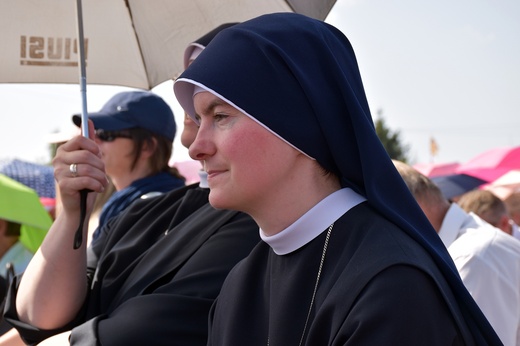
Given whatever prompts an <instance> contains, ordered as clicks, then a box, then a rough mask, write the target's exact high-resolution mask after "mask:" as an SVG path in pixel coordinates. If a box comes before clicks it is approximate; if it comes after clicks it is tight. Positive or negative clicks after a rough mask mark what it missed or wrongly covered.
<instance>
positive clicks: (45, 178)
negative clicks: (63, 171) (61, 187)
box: [0, 159, 56, 198]
mask: <svg viewBox="0 0 520 346" xmlns="http://www.w3.org/2000/svg"><path fill="white" fill-rule="evenodd" d="M0 173H1V174H4V175H6V176H8V177H9V178H11V179H14V180H16V181H17V182H19V183H22V184H24V185H25V186H28V187H30V188H31V189H33V190H35V191H36V193H37V194H38V196H39V197H49V198H55V197H56V187H55V184H54V170H53V168H52V167H51V166H46V165H40V164H37V163H32V162H27V161H22V160H19V159H7V160H6V159H2V160H0Z"/></svg>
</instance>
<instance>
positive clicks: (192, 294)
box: [71, 214, 259, 346]
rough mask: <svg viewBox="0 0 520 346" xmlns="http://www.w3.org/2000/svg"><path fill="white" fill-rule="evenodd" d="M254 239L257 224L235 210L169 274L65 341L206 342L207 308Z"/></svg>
mask: <svg viewBox="0 0 520 346" xmlns="http://www.w3.org/2000/svg"><path fill="white" fill-rule="evenodd" d="M258 241H259V236H258V226H257V225H256V224H255V223H254V222H253V221H252V219H251V218H250V217H248V216H246V215H244V214H237V216H236V217H235V218H233V219H232V220H231V221H230V222H228V223H226V224H225V225H223V226H222V227H221V228H220V229H219V230H218V231H217V232H216V233H215V234H214V235H213V236H212V237H210V238H209V239H208V240H207V241H206V242H204V244H203V245H202V246H201V247H200V248H199V249H198V251H196V252H195V253H194V254H193V255H192V256H191V257H190V258H189V259H188V260H187V262H186V263H185V264H184V265H183V266H182V268H181V269H180V270H179V271H178V272H176V273H175V275H173V276H172V277H164V278H163V279H162V280H161V282H154V283H153V284H151V285H150V286H149V287H148V288H147V289H146V292H144V294H143V295H139V296H136V297H133V298H131V299H129V300H127V301H126V302H125V303H124V304H122V305H121V306H119V307H118V308H117V309H116V310H115V311H113V313H111V314H110V315H102V316H98V317H96V318H95V319H92V320H90V321H87V322H86V323H83V324H82V325H80V326H77V327H76V328H74V329H73V330H72V336H71V345H93V344H96V343H98V344H102V345H105V346H111V345H114V346H115V345H128V344H132V345H149V344H154V345H172V344H175V345H186V346H196V345H206V341H207V324H208V313H209V309H210V307H211V305H212V304H213V301H214V300H215V298H216V297H217V295H218V293H219V292H220V288H221V286H222V283H223V281H224V279H225V278H226V276H227V274H228V272H229V271H230V270H231V268H232V267H234V265H235V264H236V263H237V262H239V261H240V260H241V259H243V258H244V257H246V256H247V255H248V254H249V252H250V251H251V249H252V248H253V247H254V246H255V245H256V244H257V243H258Z"/></svg>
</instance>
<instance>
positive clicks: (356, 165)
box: [174, 13, 500, 346]
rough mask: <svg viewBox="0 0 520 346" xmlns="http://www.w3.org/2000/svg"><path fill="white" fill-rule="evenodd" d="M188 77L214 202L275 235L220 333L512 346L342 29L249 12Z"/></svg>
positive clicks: (247, 268)
mask: <svg viewBox="0 0 520 346" xmlns="http://www.w3.org/2000/svg"><path fill="white" fill-rule="evenodd" d="M174 91H175V94H176V97H177V99H178V101H179V103H180V104H181V106H182V107H183V108H184V110H185V112H186V113H188V114H189V115H190V116H191V117H192V119H193V120H194V121H196V122H197V123H198V124H199V129H198V133H197V138H196V140H195V142H194V143H193V144H192V145H191V146H190V149H189V151H190V156H191V157H192V158H194V159H197V160H201V161H203V162H204V167H205V170H206V171H207V173H208V184H209V187H210V195H209V200H210V203H211V204H212V205H213V206H214V207H216V208H226V209H233V210H240V211H243V212H245V213H247V214H249V215H251V216H252V217H253V219H254V220H255V221H256V222H257V223H258V225H259V227H260V230H261V232H260V234H261V237H262V240H263V242H261V243H259V244H258V245H257V246H256V247H255V248H254V249H253V251H252V252H251V254H250V255H249V256H248V257H247V258H246V259H245V260H243V261H241V262H240V263H239V264H238V265H237V266H235V268H233V270H232V271H231V272H230V274H229V275H228V277H227V279H226V281H225V283H224V285H223V287H222V290H221V293H220V295H219V297H218V298H217V300H216V303H215V304H214V305H213V308H212V312H211V315H210V319H211V320H210V331H209V341H208V345H210V346H214V345H218V346H242V345H248V346H254V345H274V346H279V345H284V346H285V345H308V346H315V345H320V346H321V345H443V346H444V345H475V344H478V345H500V340H499V339H498V337H497V335H496V333H495V332H494V330H493V329H492V328H491V326H490V325H489V322H488V321H487V320H486V318H485V317H484V315H483V314H482V312H481V311H480V309H479V308H478V306H477V305H476V303H475V301H474V300H473V299H472V298H471V296H470V294H469V293H468V291H467V290H466V288H465V287H464V285H463V283H462V281H461V279H460V276H459V275H458V273H457V269H456V268H455V265H454V263H453V261H452V260H451V258H450V255H449V254H448V252H447V250H446V248H445V247H444V245H443V244H442V242H441V240H440V239H439V237H438V236H437V234H436V233H435V231H434V230H433V228H432V226H431V225H430V224H429V222H428V220H427V218H426V217H425V215H424V214H423V212H422V211H421V209H420V208H419V206H418V205H417V202H416V201H415V200H414V198H413V197H412V196H411V194H410V192H409V191H408V189H407V187H406V185H405V184H404V182H403V180H402V179H401V177H400V176H399V173H398V172H397V171H396V169H395V167H394V165H393V163H392V161H391V160H390V158H389V157H388V155H387V154H386V152H385V149H384V148H383V146H382V145H381V142H380V141H379V139H378V137H377V135H376V133H375V130H374V123H373V121H372V118H371V116H370V110H369V107H368V102H367V100H366V97H365V93H364V89H363V84H362V82H361V76H360V73H359V69H358V66H357V62H356V58H355V55H354V52H353V49H352V47H351V45H350V43H349V41H348V40H347V38H346V37H345V36H344V35H343V34H342V33H341V32H340V31H339V30H338V29H336V28H335V27H333V26H331V25H329V24H327V23H324V22H322V21H318V20H315V19H311V18H308V17H306V16H303V15H299V14H295V13H276V14H268V15H264V16H260V17H258V18H255V19H252V20H249V21H246V22H244V23H241V24H237V25H235V26H233V27H230V28H227V29H224V30H223V31H221V32H220V33H219V34H218V35H217V36H216V37H215V38H214V39H213V40H212V41H211V43H210V44H209V45H208V46H207V47H206V48H205V49H204V51H202V52H201V54H200V55H199V56H198V57H197V59H196V60H195V61H194V62H193V63H192V64H191V65H190V66H189V67H188V68H187V69H186V70H185V71H184V72H183V73H182V74H181V76H180V77H179V78H178V79H177V80H176V81H175V84H174Z"/></svg>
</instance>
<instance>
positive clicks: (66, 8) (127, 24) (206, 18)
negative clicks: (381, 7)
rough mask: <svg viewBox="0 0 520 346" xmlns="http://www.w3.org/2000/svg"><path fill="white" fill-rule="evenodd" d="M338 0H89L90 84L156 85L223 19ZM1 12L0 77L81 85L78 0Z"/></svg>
mask: <svg viewBox="0 0 520 346" xmlns="http://www.w3.org/2000/svg"><path fill="white" fill-rule="evenodd" d="M335 1H336V0H261V1H258V0H189V1H180V0H89V1H85V2H84V3H83V4H81V3H80V5H81V7H82V22H83V25H82V28H83V31H84V41H85V44H84V47H85V60H86V72H87V76H88V83H89V84H105V85H120V86H128V87H134V88H140V89H151V88H153V87H154V86H156V85H159V84H160V83H162V82H164V81H166V80H170V79H172V78H175V77H177V76H178V75H179V74H180V72H182V70H183V52H184V49H185V47H186V46H187V45H188V44H189V43H190V42H192V41H193V40H195V39H196V38H198V37H201V36H202V35H204V34H205V33H207V32H208V31H210V30H211V29H213V28H215V27H217V26H218V25H220V24H222V23H226V22H239V21H244V20H247V19H250V18H253V17H256V16H258V15H261V14H265V13H270V12H293V11H294V12H298V13H302V14H305V15H308V16H310V17H314V18H317V19H325V17H326V16H327V14H328V13H329V11H330V10H331V9H332V6H333V5H334V3H335ZM0 18H1V20H0V42H2V55H1V56H0V66H1V67H2V74H1V75H0V83H73V84H76V83H78V75H79V73H78V67H79V65H78V58H79V56H78V55H79V51H78V47H81V45H79V46H78V44H77V42H78V39H77V38H78V32H77V31H78V25H77V16H76V7H75V4H74V1H63V0H46V1H35V0H2V1H0Z"/></svg>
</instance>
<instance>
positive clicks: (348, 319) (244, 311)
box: [208, 203, 473, 346]
mask: <svg viewBox="0 0 520 346" xmlns="http://www.w3.org/2000/svg"><path fill="white" fill-rule="evenodd" d="M326 233H327V232H326V231H325V232H323V233H322V234H321V235H320V236H319V237H317V238H316V239H314V240H313V241H311V242H310V243H308V244H307V245H305V246H304V247H302V248H300V249H298V250H296V251H294V252H292V253H289V254H287V255H282V256H279V255H276V254H275V253H274V252H273V250H272V249H271V248H270V247H269V245H267V244H266V243H264V242H261V243H260V244H259V245H257V247H256V248H255V249H254V250H253V251H252V252H251V255H250V256H249V257H248V258H247V259H245V260H244V261H242V262H241V263H239V264H238V265H237V266H236V267H235V268H234V269H233V270H232V271H231V273H230V275H229V276H228V278H227V279H226V281H225V283H224V285H223V288H222V293H221V295H220V296H219V297H218V299H217V301H216V304H215V306H214V307H213V309H212V320H213V321H214V323H213V324H212V325H211V328H210V343H209V344H208V345H210V346H217V345H218V346H242V345H248V346H254V345H267V344H268V339H269V345H271V346H286V345H299V343H300V339H301V338H302V334H303V330H304V325H305V320H306V318H307V314H308V311H309V308H310V303H311V299H312V293H313V290H314V285H315V283H316V278H317V274H318V268H319V263H320V258H321V254H322V249H323V246H324V242H325V234H326ZM347 273H348V274H347ZM403 288H405V289H403ZM425 297H428V298H427V299H425ZM425 315H428V316H427V318H423V317H425ZM425 320H426V321H432V320H434V321H436V322H435V323H426V322H425ZM417 326H420V328H416V327H417ZM303 339H304V341H303V343H302V345H308V346H316V345H356V346H358V345H386V344H388V342H389V341H390V340H391V343H392V345H400V346H402V345H410V346H411V345H414V346H416V345H438V346H445V345H465V344H467V345H471V344H472V343H473V341H472V340H473V339H472V336H471V333H470V331H469V330H468V327H467V326H466V324H465V322H464V318H463V316H462V315H461V312H460V310H459V307H458V304H457V302H456V301H455V298H454V297H453V295H452V293H451V290H450V288H449V286H448V283H447V282H446V280H445V278H444V277H443V275H442V274H441V273H440V271H439V269H438V267H437V266H436V265H435V264H434V263H433V261H432V258H431V256H430V255H429V254H428V253H427V252H426V251H425V250H424V248H422V247H421V246H419V245H418V244H417V243H416V242H415V241H414V240H413V239H411V238H410V237H409V236H408V235H406V234H405V233H404V232H402V231H401V230H399V229H398V228H397V227H396V226H395V225H393V224H391V223H390V222H388V221H387V220H385V219H384V218H383V217H381V216H380V215H378V213H377V212H375V211H374V210H372V209H371V208H370V207H369V206H368V204H367V203H362V204H360V205H358V206H356V207H354V208H352V209H351V210H350V211H348V212H347V213H345V214H344V215H343V216H342V217H341V218H340V219H339V220H337V221H336V222H335V224H334V227H333V229H332V232H331V236H330V240H329V243H328V249H327V252H326V257H325V262H324V266H323V270H322V272H321V278H320V283H319V286H318V290H317V293H316V299H315V302H314V306H313V309H312V313H311V317H310V320H309V323H308V325H307V328H306V333H305V336H304V338H303ZM465 342H466V343H465Z"/></svg>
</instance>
